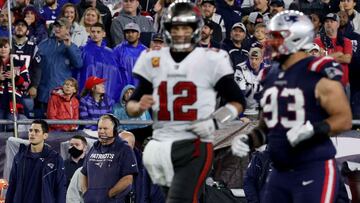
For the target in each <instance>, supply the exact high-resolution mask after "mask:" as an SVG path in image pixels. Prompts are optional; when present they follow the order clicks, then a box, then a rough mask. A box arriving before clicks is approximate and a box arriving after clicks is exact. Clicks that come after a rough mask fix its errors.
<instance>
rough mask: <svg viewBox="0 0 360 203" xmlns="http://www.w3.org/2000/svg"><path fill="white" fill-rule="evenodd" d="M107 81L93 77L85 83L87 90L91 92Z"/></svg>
mask: <svg viewBox="0 0 360 203" xmlns="http://www.w3.org/2000/svg"><path fill="white" fill-rule="evenodd" d="M105 81H106V79H103V78H98V77H95V76H91V77H89V78H88V79H87V80H86V82H85V89H87V90H91V89H92V88H93V87H94V86H95V85H98V84H101V83H103V82H105Z"/></svg>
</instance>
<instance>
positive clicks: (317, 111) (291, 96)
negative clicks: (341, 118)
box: [260, 57, 342, 168]
mask: <svg viewBox="0 0 360 203" xmlns="http://www.w3.org/2000/svg"><path fill="white" fill-rule="evenodd" d="M341 76H342V71H341V66H340V65H339V64H338V63H336V62H335V61H334V60H333V59H332V58H329V57H321V58H314V57H308V58H305V59H303V60H301V61H299V62H297V63H296V64H294V65H293V66H292V67H290V68H289V69H287V70H286V71H283V70H282V69H280V68H278V67H273V68H272V70H270V71H269V72H268V74H267V76H266V78H265V79H264V80H263V87H264V92H263V97H262V99H261V102H260V103H261V107H262V110H263V117H264V121H265V123H266V125H267V127H268V128H269V134H268V148H269V151H270V157H271V159H272V161H273V162H274V165H275V167H279V168H281V167H284V168H292V167H296V166H297V165H300V164H302V163H304V162H310V161H320V160H327V159H330V158H333V157H334V156H335V153H336V150H335V147H334V146H333V144H332V142H331V140H330V138H329V139H327V140H325V141H324V140H321V141H319V140H317V139H316V135H314V138H312V139H310V140H308V141H306V142H305V143H306V144H305V143H303V144H300V145H299V146H297V147H295V148H293V147H291V145H290V143H289V141H288V140H287V137H286V132H287V131H288V130H289V129H290V128H292V127H294V126H297V125H300V124H304V123H305V122H306V121H310V122H311V123H313V124H314V123H317V122H320V121H323V120H324V119H326V118H328V116H329V115H328V114H327V112H325V110H324V109H322V108H321V106H320V103H319V101H318V100H317V99H316V98H315V86H316V84H317V83H318V82H319V80H320V79H321V78H323V77H327V78H329V79H333V80H337V81H340V79H341Z"/></svg>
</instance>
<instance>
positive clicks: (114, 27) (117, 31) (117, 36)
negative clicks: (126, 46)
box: [110, 18, 124, 46]
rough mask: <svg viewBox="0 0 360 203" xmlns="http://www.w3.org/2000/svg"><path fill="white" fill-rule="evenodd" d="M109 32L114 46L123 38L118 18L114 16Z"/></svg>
mask: <svg viewBox="0 0 360 203" xmlns="http://www.w3.org/2000/svg"><path fill="white" fill-rule="evenodd" d="M110 34H111V39H112V42H113V44H114V46H116V45H118V44H120V43H121V42H122V41H123V40H124V32H123V30H122V27H121V23H120V21H119V20H118V18H114V20H113V22H112V23H111V28H110Z"/></svg>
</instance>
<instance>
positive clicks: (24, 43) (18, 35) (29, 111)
mask: <svg viewBox="0 0 360 203" xmlns="http://www.w3.org/2000/svg"><path fill="white" fill-rule="evenodd" d="M14 26H15V29H14V32H15V33H14V40H13V55H12V56H13V59H14V66H15V67H17V66H24V65H25V67H26V68H27V71H28V73H29V79H30V80H29V81H30V85H29V88H28V89H27V91H25V92H24V95H23V98H22V103H23V105H24V113H25V116H26V117H27V118H34V98H35V97H36V95H37V89H38V86H39V83H40V78H41V69H40V66H39V63H40V61H41V57H40V55H39V52H38V47H37V45H36V44H35V43H34V42H32V41H30V40H29V39H28V38H27V37H26V34H27V33H28V24H27V23H26V21H25V20H24V19H18V20H16V21H15V23H14Z"/></svg>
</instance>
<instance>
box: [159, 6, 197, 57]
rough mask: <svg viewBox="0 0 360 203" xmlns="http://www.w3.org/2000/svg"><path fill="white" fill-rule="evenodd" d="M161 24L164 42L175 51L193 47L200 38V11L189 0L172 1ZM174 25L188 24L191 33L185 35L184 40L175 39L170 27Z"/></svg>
mask: <svg viewBox="0 0 360 203" xmlns="http://www.w3.org/2000/svg"><path fill="white" fill-rule="evenodd" d="M162 24H163V28H164V38H165V42H166V44H167V45H168V46H169V47H170V48H171V49H172V50H173V51H177V52H183V51H187V50H188V49H189V48H194V47H195V46H196V44H197V43H198V42H199V41H200V39H201V29H202V27H203V25H204V21H203V19H202V15H201V11H200V9H199V8H198V7H196V5H195V4H193V3H191V2H185V1H180V2H174V3H172V4H171V5H170V6H169V8H168V9H167V11H166V13H165V14H164V15H163V18H162ZM176 25H184V26H190V27H191V28H192V30H193V32H192V34H190V35H189V36H185V39H184V40H177V39H176V36H175V37H174V36H172V35H171V28H172V27H173V26H176Z"/></svg>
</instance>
